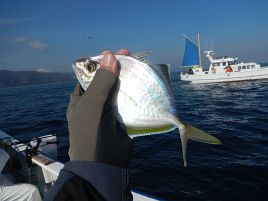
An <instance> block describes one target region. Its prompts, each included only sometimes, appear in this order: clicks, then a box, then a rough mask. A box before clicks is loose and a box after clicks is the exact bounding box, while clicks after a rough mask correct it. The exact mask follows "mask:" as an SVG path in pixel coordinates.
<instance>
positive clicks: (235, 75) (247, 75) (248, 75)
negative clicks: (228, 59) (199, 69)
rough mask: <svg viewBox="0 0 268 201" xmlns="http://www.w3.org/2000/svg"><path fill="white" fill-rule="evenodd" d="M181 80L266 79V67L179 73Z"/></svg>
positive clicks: (201, 81)
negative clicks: (231, 70) (216, 71)
mask: <svg viewBox="0 0 268 201" xmlns="http://www.w3.org/2000/svg"><path fill="white" fill-rule="evenodd" d="M180 78H181V80H182V81H187V82H190V83H193V84H195V83H196V84H197V83H219V82H237V81H245V80H259V79H268V67H266V68H260V69H256V70H252V71H244V72H243V71H242V72H230V73H226V72H223V73H217V74H212V73H210V72H207V74H206V73H205V72H203V73H200V74H187V73H186V74H181V75H180Z"/></svg>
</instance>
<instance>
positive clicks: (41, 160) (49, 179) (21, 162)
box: [0, 130, 158, 201]
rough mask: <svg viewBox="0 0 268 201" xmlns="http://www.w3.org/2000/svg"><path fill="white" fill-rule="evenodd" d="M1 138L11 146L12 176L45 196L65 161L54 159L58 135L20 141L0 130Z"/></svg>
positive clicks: (148, 200)
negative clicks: (35, 188)
mask: <svg viewBox="0 0 268 201" xmlns="http://www.w3.org/2000/svg"><path fill="white" fill-rule="evenodd" d="M0 139H1V140H2V141H4V142H5V143H6V144H7V145H9V146H10V148H9V149H8V150H7V151H8V153H9V155H10V156H11V159H12V160H9V161H11V162H9V163H8V164H7V165H8V166H10V169H12V176H13V177H15V180H17V182H19V183H21V182H23V183H25V182H26V183H31V184H33V185H35V186H37V188H38V189H39V192H40V194H41V196H42V197H44V196H45V194H46V192H47V190H48V189H49V188H50V187H51V186H52V185H53V184H54V182H55V180H56V179H57V177H58V175H59V172H60V170H61V169H62V168H63V166H64V164H63V163H61V162H59V161H56V160H54V159H52V158H56V156H57V137H56V136H55V135H46V136H42V137H38V138H34V139H32V140H30V141H28V142H27V143H26V141H25V142H20V141H18V140H16V139H15V138H13V137H11V136H10V135H8V134H7V133H5V132H3V131H2V130H0ZM37 144H38V146H36V145H37ZM34 147H38V149H37V150H36V152H35V153H34V154H33V156H31V157H27V154H26V153H27V151H25V150H29V151H32V150H33V148H34ZM0 148H1V147H0ZM29 159H30V160H29ZM8 168H9V167H7V169H8ZM132 195H133V200H134V201H156V200H158V199H156V198H152V197H151V196H148V195H145V194H143V193H139V192H134V191H132Z"/></svg>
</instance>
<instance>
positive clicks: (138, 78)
mask: <svg viewBox="0 0 268 201" xmlns="http://www.w3.org/2000/svg"><path fill="white" fill-rule="evenodd" d="M102 57H103V55H99V56H96V57H90V58H85V59H79V60H77V61H76V62H75V63H74V64H73V70H74V72H75V74H76V77H77V79H78V80H79V82H80V84H81V86H82V88H83V89H84V90H86V89H87V88H88V86H89V85H90V83H91V81H92V80H93V77H94V75H95V72H96V70H97V69H98V68H99V62H100V60H101V59H102ZM116 58H117V60H118V61H119V62H120V74H119V80H120V86H119V90H118V95H117V100H116V101H115V105H116V106H117V107H118V118H117V119H118V121H120V123H122V124H124V125H125V126H126V128H127V132H128V135H129V136H130V137H137V136H143V135H151V134H158V133H165V132H169V131H171V130H174V129H176V128H178V129H179V133H180V138H181V143H182V152H183V161H184V166H186V165H187V163H186V147H187V142H188V140H189V139H192V140H196V141H200V142H205V143H210V144H221V141H219V140H218V139H217V138H215V137H213V136H211V135H209V134H207V133H206V132H204V131H202V130H200V129H198V128H195V127H194V126H191V125H188V124H185V123H183V122H182V121H181V120H180V119H179V118H177V114H176V107H175V101H174V98H173V95H172V91H171V87H170V85H169V81H168V80H167V79H165V76H164V75H163V73H162V71H160V70H159V69H154V68H153V67H152V66H150V65H148V64H146V63H144V62H141V61H139V60H137V59H135V58H133V57H131V56H125V55H116ZM162 67H163V66H162ZM165 67H166V66H165ZM166 72H167V71H166Z"/></svg>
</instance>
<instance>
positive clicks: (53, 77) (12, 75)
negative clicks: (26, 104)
mask: <svg viewBox="0 0 268 201" xmlns="http://www.w3.org/2000/svg"><path fill="white" fill-rule="evenodd" d="M75 79H76V78H75V76H74V74H73V73H52V72H43V71H41V72H40V71H9V70H0V88H1V87H11V86H26V85H37V84H48V83H55V82H70V81H74V80H75Z"/></svg>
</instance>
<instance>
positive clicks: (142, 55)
mask: <svg viewBox="0 0 268 201" xmlns="http://www.w3.org/2000/svg"><path fill="white" fill-rule="evenodd" d="M151 53H152V52H151V51H144V52H137V53H133V54H131V55H130V56H131V57H133V58H135V59H137V60H139V61H144V60H145V58H146V57H148V56H149V55H150V54H151Z"/></svg>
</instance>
